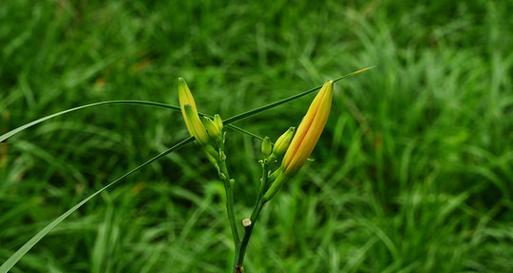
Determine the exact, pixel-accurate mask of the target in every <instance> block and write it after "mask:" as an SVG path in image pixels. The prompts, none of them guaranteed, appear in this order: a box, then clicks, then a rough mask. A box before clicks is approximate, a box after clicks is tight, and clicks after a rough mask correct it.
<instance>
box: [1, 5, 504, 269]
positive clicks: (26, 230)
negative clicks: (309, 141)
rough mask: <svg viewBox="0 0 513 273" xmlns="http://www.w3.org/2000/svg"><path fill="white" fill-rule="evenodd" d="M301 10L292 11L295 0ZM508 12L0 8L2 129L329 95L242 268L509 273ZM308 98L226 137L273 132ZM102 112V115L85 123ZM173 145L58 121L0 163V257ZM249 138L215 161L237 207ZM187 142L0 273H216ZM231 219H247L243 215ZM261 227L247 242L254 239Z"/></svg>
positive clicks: (106, 125)
mask: <svg viewBox="0 0 513 273" xmlns="http://www.w3.org/2000/svg"><path fill="white" fill-rule="evenodd" d="M305 2H306V1H305ZM512 8H513V6H512V5H511V4H510V3H508V2H507V1H502V2H496V3H494V2H489V1H467V2H464V3H463V2H460V3H453V2H446V1H431V2H430V3H429V4H413V2H412V4H402V3H400V2H395V1H394V2H392V1H374V2H366V3H352V4H341V3H339V2H338V1H322V3H321V2H311V3H297V4H294V5H292V4H287V2H285V1H280V0H275V1H260V2H259V4H256V2H254V3H251V4H249V3H248V4H237V5H235V4H226V3H221V2H219V1H203V2H201V3H199V2H198V3H196V2H195V1H187V2H183V3H182V2H180V3H178V2H176V3H168V2H167V1H152V2H151V3H146V2H145V1H115V2H114V1H112V2H108V3H104V2H103V1H88V2H74V1H57V2H55V1H37V2H34V1H28V0H26V1H25V0H16V1H6V2H5V3H2V8H0V22H1V23H0V45H1V46H0V130H3V131H6V130H9V129H13V128H15V127H17V126H19V125H20V124H23V123H26V122H28V121H30V120H33V119H36V118H38V117H41V116H43V115H46V114H48V113H53V112H56V111H59V110H62V109H65V108H69V107H73V106H76V105H80V104H84V103H90V102H95V101H100V100H107V99H143V100H154V101H164V102H169V103H171V102H172V103H174V102H175V101H176V94H175V92H174V90H175V87H176V86H175V79H176V77H177V76H178V75H182V76H184V77H185V78H187V79H188V81H189V82H190V84H191V88H192V89H193V90H195V97H196V100H197V101H198V102H201V105H202V109H203V108H204V109H205V112H207V113H215V112H220V113H221V114H222V116H223V117H228V116H231V115H232V114H235V113H239V112H241V111H243V110H245V109H248V108H253V107H256V106H259V105H263V104H265V103H267V102H270V101H274V100H275V99H277V98H281V97H285V96H287V95H291V94H292V93H293V92H295V91H297V90H303V89H305V88H307V87H310V86H314V85H316V84H318V83H319V82H321V81H322V80H324V79H328V78H334V77H336V76H338V75H339V74H340V73H341V72H345V71H349V70H352V69H355V68H358V67H361V66H363V65H368V64H376V65H377V68H376V70H375V71H374V72H373V73H369V74H367V75H365V77H361V78H355V79H352V80H351V81H347V82H341V83H340V85H338V91H337V92H338V93H337V94H336V98H335V105H334V110H333V111H334V112H333V115H332V116H331V118H330V120H329V123H328V127H327V129H326V133H325V135H324V137H323V138H322V140H321V141H322V142H321V143H319V145H318V148H317V150H316V153H315V154H314V158H315V160H316V161H318V162H317V163H315V164H312V166H311V167H310V168H309V167H308V166H307V167H306V168H305V169H304V170H303V171H302V172H303V174H304V175H303V176H300V177H298V178H297V179H295V180H294V181H291V182H290V183H288V185H287V187H286V188H285V190H284V191H282V192H281V193H280V195H279V196H278V197H277V199H276V200H275V201H273V203H274V204H272V206H270V207H269V209H268V210H267V211H265V212H264V213H263V216H262V219H261V222H260V223H261V224H262V225H261V227H262V228H261V229H258V230H255V234H254V238H253V241H252V245H251V246H250V249H249V250H248V251H249V252H251V255H249V256H248V259H247V261H246V262H247V265H246V269H247V271H248V272H451V273H452V272H510V271H511V270H512V269H513V250H512V248H511V244H512V243H513V238H512V235H511V224H513V223H512V219H513V217H512V214H511V212H510V211H511V207H512V203H511V195H512V194H513V192H512V187H511V182H512V181H513V173H512V172H511V167H512V166H513V152H512V149H511V147H512V145H513V144H512V143H513V142H512V141H513V135H512V133H511V132H513V130H512V129H513V121H512V120H513V119H512V112H511V111H512V104H513V93H512V91H511V90H512V79H511V75H512V62H513V55H512V53H511V50H510V49H511V48H512V46H513V38H512V37H513V35H512V34H513V33H512V31H511V29H513V22H512V21H511V20H510V16H509V11H510V10H511V9H512ZM307 103H308V100H301V101H297V102H295V103H294V104H290V105H289V106H288V107H285V108H277V109H276V110H273V111H270V112H269V113H267V114H264V115H261V116H259V117H257V118H255V119H252V120H247V121H242V122H240V123H238V124H237V125H241V126H243V127H244V128H247V129H251V131H253V132H258V133H259V135H269V136H271V137H276V136H278V135H279V134H280V133H281V132H282V131H283V130H284V129H285V128H287V127H288V126H290V125H291V124H295V123H297V122H298V117H299V116H300V115H301V113H302V112H303V109H304V108H305V106H306V105H307ZM99 109H100V108H99ZM184 136H186V132H185V130H184V129H183V126H182V124H181V120H180V118H179V116H178V115H177V114H173V113H170V112H169V111H165V110H155V109H151V108H135V107H125V106H112V107H108V108H101V109H100V110H98V111H94V112H93V111H84V112H77V113H74V114H72V115H70V116H68V117H66V118H59V119H57V120H55V121H52V122H49V123H47V124H44V125H42V126H40V127H37V128H34V129H31V130H29V131H28V132H27V133H22V134H20V135H18V136H16V137H14V138H12V139H11V140H10V141H9V142H8V143H3V144H1V148H0V261H3V260H5V259H6V258H7V257H9V256H10V255H11V254H12V253H13V251H14V250H15V249H17V248H18V247H19V246H21V245H22V244H23V243H24V242H25V241H26V240H27V239H28V238H30V236H32V235H33V234H34V233H35V232H36V231H38V230H39V229H40V228H41V227H42V226H44V225H46V224H47V223H48V221H49V219H53V218H54V217H55V216H57V215H59V214H60V213H62V212H63V211H65V210H66V209H67V208H69V207H71V206H72V205H73V204H75V203H77V202H78V201H79V200H80V199H82V198H83V197H84V196H85V195H87V194H88V193H91V192H93V191H94V189H97V188H100V187H102V186H104V183H105V182H106V181H110V180H112V179H113V178H115V177H117V176H119V175H120V174H122V173H124V172H125V171H126V170H128V169H129V168H130V167H132V166H135V165H136V164H138V163H140V162H141V161H143V160H144V159H146V158H149V157H151V156H152V155H153V154H155V153H158V152H161V151H163V150H164V149H165V148H166V147H168V146H169V145H170V144H172V143H174V142H176V140H178V139H180V138H182V137H184ZM256 147H257V146H256V145H255V142H254V141H253V140H252V139H251V138H246V137H244V136H239V135H236V134H233V136H232V137H231V141H230V143H227V150H228V151H230V150H231V151H233V153H231V154H230V156H231V157H232V162H239V163H238V164H234V165H233V166H231V168H232V169H233V170H235V171H236V172H237V173H236V174H234V175H237V176H238V177H241V179H239V180H240V181H238V182H239V183H238V185H237V189H236V190H237V191H238V192H240V193H241V196H240V197H238V198H240V200H245V199H247V198H246V197H249V196H252V193H254V191H256V189H257V183H256V182H257V181H253V180H252V179H251V178H252V177H258V174H259V168H258V164H256V162H254V160H253V158H256V157H255V156H254V153H255V151H256V150H255V148H256ZM204 163H205V161H204V159H202V158H201V157H198V156H197V154H196V151H195V150H194V148H193V147H189V148H187V149H186V150H184V152H182V153H177V154H171V155H169V156H167V157H166V159H165V160H162V161H159V163H157V164H153V165H151V167H150V168H148V169H146V170H145V171H143V172H140V173H139V174H138V175H137V176H134V177H132V178H131V179H129V181H127V183H125V184H123V185H120V186H119V187H116V188H115V189H113V190H111V191H109V192H106V193H103V194H102V195H101V198H100V199H96V200H93V201H91V202H90V203H88V205H87V206H86V207H84V208H83V209H81V210H80V212H79V213H78V214H76V215H74V216H71V217H70V219H69V220H68V221H66V222H64V223H63V224H62V225H60V226H59V227H58V228H57V229H56V230H55V231H54V232H53V233H52V234H51V236H49V237H47V238H45V239H44V240H43V241H41V243H40V244H39V245H37V246H36V247H35V248H34V249H33V250H32V251H31V252H29V254H28V255H27V256H26V257H25V258H24V259H23V260H22V261H21V262H20V263H19V265H18V266H17V267H16V268H15V269H13V271H12V272H98V273H99V272H102V273H105V272H128V273H130V272H190V271H193V272H195V271H201V272H222V270H224V268H228V265H229V264H230V262H231V258H229V257H230V255H227V253H229V252H230V251H232V250H231V249H230V247H231V244H230V242H229V238H230V231H229V230H228V228H227V226H226V225H225V222H224V214H223V212H224V211H223V210H224V209H223V208H224V204H223V203H222V202H224V200H223V199H222V198H223V189H222V185H221V183H220V182H219V181H217V180H215V179H213V178H214V177H215V173H213V170H212V169H211V168H210V167H209V166H208V165H207V164H204ZM250 205H251V203H248V204H247V207H242V206H241V207H238V208H237V209H238V210H239V211H247V214H249V213H250V212H249V206H250ZM264 226H265V228H263V227H264Z"/></svg>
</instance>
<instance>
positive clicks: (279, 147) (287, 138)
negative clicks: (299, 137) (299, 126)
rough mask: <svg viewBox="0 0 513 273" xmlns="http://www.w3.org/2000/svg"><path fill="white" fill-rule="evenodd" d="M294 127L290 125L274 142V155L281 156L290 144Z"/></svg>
mask: <svg viewBox="0 0 513 273" xmlns="http://www.w3.org/2000/svg"><path fill="white" fill-rule="evenodd" d="M295 131H296V128H294V127H290V128H289V129H288V130H287V131H286V132H285V133H283V134H282V135H281V136H280V137H279V138H278V139H277V140H276V143H274V149H273V153H274V155H275V156H276V157H280V156H282V155H283V154H284V153H285V152H286V151H287V148H288V147H289V145H290V142H291V141H292V137H294V132H295Z"/></svg>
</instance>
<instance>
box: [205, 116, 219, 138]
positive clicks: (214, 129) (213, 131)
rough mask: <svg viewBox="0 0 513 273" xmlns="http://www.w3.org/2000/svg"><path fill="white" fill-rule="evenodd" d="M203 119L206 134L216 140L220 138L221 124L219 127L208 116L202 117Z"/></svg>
mask: <svg viewBox="0 0 513 273" xmlns="http://www.w3.org/2000/svg"><path fill="white" fill-rule="evenodd" d="M203 119H204V124H205V129H207V133H208V136H209V137H210V138H211V139H216V140H218V139H220V138H221V134H222V130H223V127H222V125H221V127H219V126H218V124H217V123H216V122H215V121H213V120H212V119H210V118H208V117H203Z"/></svg>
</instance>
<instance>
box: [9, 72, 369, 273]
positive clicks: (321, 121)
mask: <svg viewBox="0 0 513 273" xmlns="http://www.w3.org/2000/svg"><path fill="white" fill-rule="evenodd" d="M370 68H372V67H367V68H363V69H360V70H356V71H354V72H351V73H349V74H346V75H344V76H342V77H340V78H338V79H336V80H334V81H327V82H325V83H324V85H322V87H315V88H313V89H310V90H307V91H304V92H301V93H299V94H296V95H294V96H291V97H288V98H285V99H282V100H279V101H276V102H273V103H270V104H267V105H264V106H261V107H257V108H255V109H252V110H249V111H247V112H244V113H241V114H238V115H235V116H233V117H230V118H227V119H225V120H222V119H221V117H220V116H219V115H214V116H209V115H206V114H202V113H200V112H198V109H197V107H196V102H195V101H194V97H193V96H192V93H191V91H190V90H189V87H188V86H187V83H186V82H185V80H184V79H182V78H179V79H178V98H179V106H175V105H169V104H164V103H160V102H153V101H141V100H110V101H101V102H95V103H91V104H86V105H82V106H78V107H75V108H71V109H67V110H64V111H61V112H57V113H54V114H51V115H48V116H44V117H42V118H39V119H37V120H34V121H32V122H29V123H27V124H24V125H22V126H20V127H18V128H15V129H13V130H11V131H9V132H7V133H5V134H3V135H0V143H1V142H4V141H7V140H8V139H9V138H11V137H12V136H14V135H16V134H18V133H20V132H22V131H24V130H26V129H29V128H31V127H33V126H35V125H38V124H41V123H43V122H45V121H47V120H50V119H53V118H56V117H59V116H62V115H65V114H68V113H71V112H75V111H78V110H82V109H86V108H91V107H97V106H101V105H112V104H135V105H139V106H141V105H146V106H152V107H161V108H167V109H170V110H173V111H180V112H181V113H182V116H183V119H184V121H185V127H186V128H187V130H188V132H189V134H190V135H191V136H190V137H188V138H185V139H183V140H181V141H179V142H178V143H176V144H175V145H173V146H171V147H170V148H168V149H166V150H164V151H162V152H161V153H160V154H158V155H155V156H154V157H152V158H150V159H148V160H147V161H145V162H143V163H142V164H140V165H139V166H137V167H135V168H133V169H131V170H130V171H128V172H126V173H125V174H123V175H121V176H120V177H118V178H116V179H115V180H113V181H112V182H110V183H108V184H107V185H106V186H104V187H103V188H101V189H99V190H97V191H95V192H94V193H92V194H90V195H89V196H87V197H86V198H84V199H83V200H82V201H80V202H79V203H78V204H76V205H75V206H73V207H72V208H70V209H68V210H67V211H65V212H64V213H63V214H61V215H60V216H58V217H57V218H55V219H54V220H52V221H51V222H50V223H49V224H47V225H46V226H45V227H43V228H42V229H41V230H40V231H39V232H37V233H36V234H35V235H34V236H33V237H32V238H30V239H29V240H28V241H27V242H26V243H25V244H23V245H22V246H21V247H20V248H19V249H18V250H16V251H15V252H14V253H13V254H12V255H11V256H10V257H9V258H8V259H7V260H5V261H4V262H3V263H2V264H1V265H0V273H7V272H9V271H10V270H11V269H12V268H13V267H14V266H15V265H16V263H18V261H19V260H20V259H22V258H23V257H24V256H25V254H27V253H28V252H29V251H30V249H31V248H32V247H34V246H35V245H36V244H37V243H38V242H39V241H40V240H41V239H43V238H44V237H45V236H46V235H47V234H49V233H50V232H51V231H52V230H53V229H54V228H55V227H56V226H58V225H59V224H60V223H62V222H63V221H64V220H65V219H66V218H67V217H69V216H70V215H71V214H72V213H74V212H75V211H76V210H78V209H79V208H80V207H82V206H83V205H84V204H86V203H87V202H88V201H89V200H91V199H93V198H94V197H96V196H98V195H99V194H100V193H102V192H103V191H105V190H107V189H109V188H111V187H112V186H114V185H116V184H117V183H119V182H121V181H123V180H124V179H125V178H127V177H128V176H130V175H131V174H133V173H135V172H137V171H139V170H141V169H143V168H144V167H146V166H148V165H150V164H151V163H153V162H155V161H157V160H159V159H161V158H163V157H164V156H166V155H167V154H169V153H171V152H175V151H177V150H178V149H180V148H182V147H183V146H185V145H187V144H189V143H191V142H195V143H197V144H198V145H197V146H198V147H199V148H200V149H201V150H202V151H203V152H204V154H205V155H206V157H207V158H208V160H209V161H210V162H211V163H212V164H213V166H214V167H215V168H216V170H217V172H218V175H219V178H220V179H221V180H222V181H223V183H224V187H225V191H226V211H227V214H228V220H229V223H230V229H231V232H232V235H233V242H234V248H235V257H234V263H233V268H232V270H231V271H232V272H234V273H241V272H243V271H244V269H243V262H244V256H245V253H246V248H247V246H248V243H249V240H250V238H251V233H252V231H253V227H254V226H255V224H256V222H257V220H258V217H259V215H260V212H261V211H262V208H263V207H264V205H265V204H266V203H267V202H269V201H270V200H271V199H272V198H273V197H274V196H275V195H276V194H277V193H278V192H279V190H280V189H281V188H282V186H283V185H284V183H285V182H286V181H287V180H288V179H289V178H290V177H291V176H293V175H294V174H296V173H297V172H298V171H299V169H300V168H301V167H302V166H303V165H304V163H305V161H306V160H307V159H308V157H309V156H310V154H311V153H312V151H313V149H314V147H315V145H316V144H317V141H318V140H319V137H320V136H321V134H322V131H323V129H324V126H325V125H326V122H327V120H328V116H329V112H330V108H331V103H332V97H333V85H334V83H335V82H337V81H339V80H342V79H345V78H348V77H351V76H354V75H357V74H360V73H362V72H364V71H366V70H368V69H370ZM319 89H320V91H319V92H318V94H317V95H316V97H315V98H314V100H313V101H312V103H311V105H310V107H309V108H308V111H307V112H306V114H305V116H304V118H303V120H302V121H301V123H300V124H299V127H298V129H297V131H296V129H295V128H294V127H290V128H289V129H287V130H286V131H285V133H283V134H282V135H281V136H280V137H279V138H278V139H277V140H276V141H275V143H274V145H273V143H272V142H271V140H270V138H269V137H264V138H261V137H259V136H257V135H255V134H253V133H251V132H248V131H246V130H244V129H242V128H240V127H237V126H235V125H233V124H232V123H233V122H235V121H238V120H242V119H245V118H248V117H251V116H253V115H255V114H258V113H260V112H263V111H265V110H268V109H271V108H273V107H277V106H279V105H282V104H284V103H288V102H290V101H292V100H295V99H298V98H300V97H303V96H306V95H308V94H310V93H312V92H315V91H317V90H319ZM227 128H230V129H231V130H235V131H238V132H241V133H244V134H247V135H250V136H252V137H255V138H258V139H260V140H261V141H262V143H261V151H262V159H261V160H259V163H260V165H261V167H262V177H261V178H260V187H259V190H258V192H257V194H256V202H255V206H254V208H253V211H252V213H251V216H250V217H245V218H243V219H241V218H237V216H236V214H235V210H234V201H235V200H234V192H233V189H234V184H235V180H234V179H233V178H231V177H230V175H229V172H228V168H227V165H226V155H225V151H224V143H225V140H226V139H225V135H226V129H227ZM279 162H281V163H279ZM238 219H239V221H238Z"/></svg>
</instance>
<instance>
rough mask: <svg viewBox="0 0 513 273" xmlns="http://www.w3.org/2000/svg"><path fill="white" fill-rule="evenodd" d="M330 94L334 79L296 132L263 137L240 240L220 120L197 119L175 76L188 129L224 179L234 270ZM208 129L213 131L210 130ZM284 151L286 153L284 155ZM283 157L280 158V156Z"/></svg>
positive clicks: (318, 126) (304, 151)
mask: <svg viewBox="0 0 513 273" xmlns="http://www.w3.org/2000/svg"><path fill="white" fill-rule="evenodd" d="M332 97H333V81H327V82H325V83H324V85H323V86H322V88H321V90H320V91H319V93H318V94H317V95H316V96H315V98H314V100H313V101H312V103H311V105H310V107H309V108H308V111H307V112H306V114H305V116H304V118H303V120H302V121H301V123H300V124H299V127H298V129H297V131H296V132H294V131H295V129H294V128H293V127H291V128H289V129H288V130H287V131H286V132H285V133H284V134H283V135H282V136H280V137H279V138H278V139H277V140H276V144H275V145H274V148H273V147H272V143H271V141H270V139H269V138H268V137H265V138H264V140H263V141H262V145H261V151H262V154H263V156H264V158H263V159H262V160H260V164H261V166H262V177H261V178H260V183H261V185H260V189H259V192H258V194H257V198H256V199H257V201H256V203H255V207H254V208H253V213H252V214H251V217H250V218H244V219H242V220H241V223H242V228H243V229H244V235H243V238H242V240H240V236H239V229H240V228H239V227H238V225H237V222H238V221H237V218H236V216H235V212H234V203H233V202H234V198H233V196H234V193H233V184H234V183H235V180H233V179H230V178H229V177H228V171H227V169H226V164H225V163H224V160H225V159H226V156H224V141H225V140H224V134H223V133H222V131H223V126H222V123H220V118H218V119H217V122H214V121H212V120H210V119H207V120H206V124H205V125H204V124H203V123H202V122H201V120H200V117H199V114H198V111H197V109H196V103H195V101H194V98H193V96H192V93H191V91H190V90H189V88H188V87H187V84H186V83H185V80H184V79H182V78H179V79H178V100H179V102H180V109H181V111H182V116H183V119H184V121H185V125H186V127H187V130H188V131H189V133H190V135H191V136H192V137H194V139H195V140H196V142H197V143H198V144H199V146H200V147H201V148H202V149H203V150H204V151H205V153H206V155H207V158H209V159H210V161H211V162H212V163H213V164H214V166H215V167H216V168H217V170H218V173H219V177H220V178H221V180H223V181H225V190H226V196H227V202H226V210H227V213H228V221H229V222H230V227H231V230H232V234H233V241H234V247H235V250H236V251H235V258H234V265H233V272H235V273H240V272H243V271H244V269H243V261H244V255H245V251H246V247H247V245H248V243H249V239H250V237H251V232H252V230H253V227H254V225H255V223H256V221H257V220H258V217H259V215H260V212H261V210H262V208H263V206H264V205H265V204H266V203H267V202H268V201H270V200H271V199H272V198H273V197H274V196H275V195H276V193H278V191H279V189H280V188H281V187H282V185H283V183H284V182H285V181H286V180H287V178H289V177H291V176H292V175H294V174H295V173H297V172H298V171H299V169H300V168H301V167H302V166H303V165H304V163H305V161H306V160H307V159H308V157H309V156H310V154H311V153H312V151H313V149H314V148H315V145H316V144H317V141H318V140H319V138H320V136H321V134H322V131H323V130H324V126H325V125H326V122H327V121H328V116H329V113H330V109H331V102H332ZM216 117H218V116H216ZM205 128H211V129H210V130H208V129H205ZM209 131H212V132H213V133H209ZM221 135H223V136H222V137H221ZM220 138H221V140H220ZM283 153H285V155H284V156H283ZM282 156H283V158H281V157H282ZM278 160H281V165H280V166H279V167H278V168H277V169H276V170H272V169H271V167H272V166H273V165H274V163H275V162H277V161H278Z"/></svg>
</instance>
